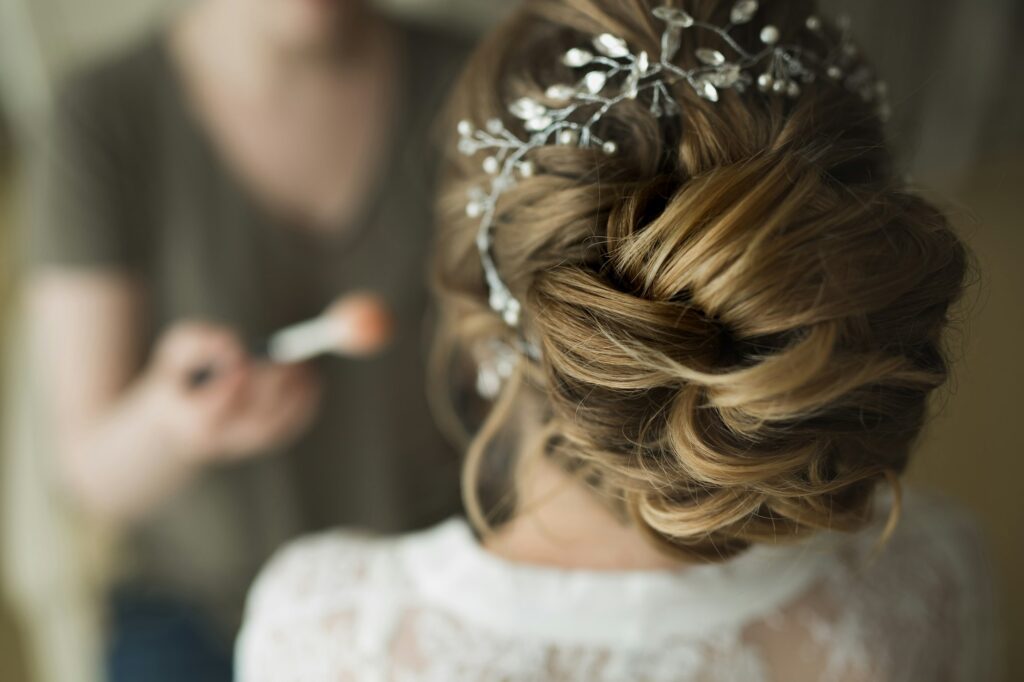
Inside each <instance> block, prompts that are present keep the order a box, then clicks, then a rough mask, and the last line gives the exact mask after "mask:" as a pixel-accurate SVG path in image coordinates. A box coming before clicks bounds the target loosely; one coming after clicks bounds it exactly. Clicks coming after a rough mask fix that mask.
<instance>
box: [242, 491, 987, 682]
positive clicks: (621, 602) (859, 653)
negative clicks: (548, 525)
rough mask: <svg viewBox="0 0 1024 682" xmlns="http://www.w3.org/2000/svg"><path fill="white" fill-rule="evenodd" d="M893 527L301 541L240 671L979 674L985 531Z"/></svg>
mask: <svg viewBox="0 0 1024 682" xmlns="http://www.w3.org/2000/svg"><path fill="white" fill-rule="evenodd" d="M876 538H877V529H869V530H868V531H865V532H863V533H861V534H858V535H852V536H842V537H833V536H828V537H823V538H821V539H819V540H818V541H816V542H814V543H805V544H803V545H796V546H790V547H786V548H768V549H762V548H759V549H756V550H752V551H750V552H748V553H747V554H745V555H742V556H741V557H738V558H737V559H734V560H733V561H731V562H729V563H727V564H723V565H719V566H699V567H693V568H690V569H687V570H684V571H680V572H678V573H669V572H650V573H643V572H633V573H627V572H623V573H614V572H609V573H599V572H586V571H562V570H557V569H548V568H542V567H535V566H526V565H519V564H512V563H508V562H504V561H502V560H500V559H498V558H496V557H493V556H491V555H489V554H487V553H486V552H485V551H484V550H483V549H482V548H480V547H479V545H478V544H477V543H476V541H475V539H474V538H473V535H472V533H471V532H470V530H469V529H468V527H467V526H466V525H465V523H464V522H462V521H460V520H453V521H449V522H447V523H445V524H442V525H441V526H438V527H436V528H434V529H432V530H428V531H425V532H422V533H419V534H415V535H410V536H405V537H402V538H398V539H383V538H382V539H374V538H370V537H366V536H360V535H357V534H354V533H346V532H342V531H336V532H331V533H326V534H321V535H318V536H312V537H309V538H305V539H301V540H299V541H297V542H295V543H293V544H292V545H290V546H289V547H287V548H285V549H284V550H282V551H281V552H280V553H279V555H278V556H277V557H276V558H275V559H274V560H273V561H272V562H271V563H270V564H269V565H268V567H267V568H266V569H265V570H264V572H263V574H262V575H261V577H260V578H259V579H258V581H257V583H256V584H255V585H254V587H253V590H252V592H251V594H250V599H249V605H248V609H247V615H246V622H245V624H244V626H243V630H242V633H241V635H240V637H239V641H238V645H237V659H238V679H239V681H240V682H262V681H264V680H267V681H270V680H273V681H274V682H287V681H289V680H302V681H304V682H316V681H319V680H324V681H327V680H330V681H331V682H378V681H379V682H493V681H501V682H538V681H541V680H544V681H549V682H625V681H629V682H636V681H643V682H802V681H804V680H807V681H811V680H814V681H818V680H823V681H831V682H861V681H864V682H866V681H868V680H871V681H872V682H890V681H891V682H895V681H900V682H902V681H915V682H916V681H919V680H929V681H933V680H934V681H949V682H968V681H969V682H976V681H979V680H987V679H990V677H989V676H990V675H991V671H990V669H989V666H990V665H991V662H992V656H991V652H990V651H989V650H988V648H989V647H990V645H991V642H992V635H993V633H992V628H991V622H992V618H991V609H990V595H989V594H988V584H989V583H988V575H987V571H986V568H985V565H984V562H983V559H982V558H981V552H980V549H979V543H978V540H977V536H976V534H975V532H974V530H973V527H972V525H971V524H970V523H969V522H968V521H967V520H965V519H964V518H963V517H962V516H960V515H959V514H958V513H956V512H954V511H952V510H951V509H950V508H949V507H948V506H947V505H945V504H944V503H942V502H941V501H938V500H933V499H926V498H923V497H919V496H917V495H915V496H913V497H912V499H910V500H908V502H907V503H906V505H905V510H904V514H903V518H902V521H901V524H900V527H899V529H898V530H897V532H896V534H895V535H894V536H893V537H892V538H891V539H890V541H889V542H888V543H887V544H886V545H885V546H884V547H883V548H882V549H881V550H879V551H877V552H875V551H874V550H875V541H876Z"/></svg>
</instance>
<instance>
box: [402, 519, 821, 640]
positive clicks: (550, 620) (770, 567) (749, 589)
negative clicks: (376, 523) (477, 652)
mask: <svg viewBox="0 0 1024 682" xmlns="http://www.w3.org/2000/svg"><path fill="white" fill-rule="evenodd" d="M834 544H835V538H828V537H826V536H820V537H818V538H815V539H813V540H811V541H805V542H802V543H800V544H795V545H786V546H775V547H771V546H757V547H754V548H752V549H750V550H748V551H747V552H745V553H744V554H742V555H740V556H739V557H737V558H735V559H732V560H730V561H728V562H726V563H724V564H713V565H698V566H691V567H687V568H686V569H685V570H680V571H581V570H568V569H560V568H552V567H547V566H537V565H530V564H520V563H514V562H511V561H508V560H505V559H502V558H500V557H498V556H496V555H494V554H491V553H490V552H488V551H487V550H486V549H485V548H483V547H482V546H481V545H480V543H479V542H478V540H477V539H476V537H475V536H474V535H473V532H472V530H471V529H470V527H469V526H468V524H467V523H466V522H465V521H464V520H462V519H453V520H450V521H448V522H446V523H444V524H442V525H440V526H438V527H436V528H434V529H431V530H429V531H426V532H423V533H419V534H417V535H413V536H411V537H409V538H407V539H406V540H404V541H403V542H402V543H401V545H400V547H399V552H400V554H401V556H402V565H403V568H404V570H405V571H406V572H407V573H408V575H409V576H410V578H411V581H412V585H413V588H414V590H415V591H416V592H417V595H416V596H417V597H418V598H419V599H422V600H423V601H425V602H426V603H428V604H430V605H431V606H434V607H438V608H441V609H444V610H447V611H449V612H452V613H454V614H456V615H457V616H459V617H461V618H464V619H466V620H467V621H470V622H475V623H476V624H478V625H479V626H481V627H485V628H488V629H490V630H500V631H502V632H504V633H507V634H509V635H512V636H516V637H526V638H545V639H553V640H557V641H563V642H565V641H572V642H577V643H587V644H594V643H601V644H604V645H609V646H633V645H637V644H640V643H643V642H645V641H647V642H649V640H650V637H651V635H652V633H659V634H664V635H678V636H683V637H687V638H693V637H698V636H699V637H701V638H706V637H708V636H709V635H710V634H713V633H719V634H721V635H728V634H729V633H736V632H737V631H738V630H740V629H741V628H742V627H743V626H744V625H746V624H747V623H750V622H751V621H753V620H755V619H756V618H757V617H759V616H764V615H766V614H769V613H771V612H772V611H774V610H775V609H777V608H779V607H780V606H782V605H784V604H786V603H787V602H789V601H790V600H792V599H794V598H795V597H796V596H798V595H799V594H800V593H802V592H803V591H804V590H805V589H807V588H808V587H809V586H810V585H811V584H812V583H813V582H814V581H815V579H816V578H818V577H820V576H822V575H824V574H825V572H826V569H827V568H828V566H829V565H830V564H831V562H832V561H834V552H833V551H832V549H834V547H833V546H834Z"/></svg>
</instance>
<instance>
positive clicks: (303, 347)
mask: <svg viewBox="0 0 1024 682" xmlns="http://www.w3.org/2000/svg"><path fill="white" fill-rule="evenodd" d="M392 326H393V325H392V319H391V314H390V313H389V312H388V309H387V306H386V305H385V304H384V301H383V300H381V298H380V297H379V296H377V295H375V294H371V293H354V294H347V295H345V296H342V297H341V298H339V299H338V300H336V301H335V302H334V303H332V304H331V305H330V306H328V308H327V310H325V311H324V312H323V313H322V314H321V315H320V316H318V317H315V318H313V319H311V320H306V321H305V322H299V323H298V324H295V325H292V326H290V327H285V328H284V329H281V330H280V331H277V332H275V333H273V334H271V335H270V337H269V338H267V339H266V340H265V341H264V342H262V343H259V344H257V345H256V348H255V349H254V350H253V351H252V352H253V354H254V355H255V356H257V357H263V358H265V359H266V360H269V361H270V362H277V363H282V364H291V363H296V362H304V361H306V360H311V359H312V358H315V357H317V356H318V355H325V354H327V353H334V354H336V355H341V356H345V357H351V358H360V357H367V356H370V355H373V354H374V353H376V352H378V351H380V350H381V349H383V348H384V346H385V345H387V343H388V341H389V340H390V338H391V333H392ZM216 374H217V369H216V368H215V367H212V366H206V367H200V368H197V369H195V370H193V371H192V372H191V373H190V374H189V376H188V384H189V386H190V387H192V388H198V387H200V386H202V385H203V384H205V383H207V382H208V381H210V380H211V379H213V377H214V376H215V375H216Z"/></svg>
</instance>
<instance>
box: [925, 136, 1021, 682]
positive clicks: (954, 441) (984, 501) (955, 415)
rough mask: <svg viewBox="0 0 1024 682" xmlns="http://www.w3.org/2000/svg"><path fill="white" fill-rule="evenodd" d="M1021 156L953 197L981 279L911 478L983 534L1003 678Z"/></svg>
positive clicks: (1009, 626) (1012, 539)
mask: <svg viewBox="0 0 1024 682" xmlns="http://www.w3.org/2000/svg"><path fill="white" fill-rule="evenodd" d="M1022 186H1024V156H1018V157H1016V158H1007V159H1002V160H999V161H993V162H991V163H989V164H984V165H983V166H982V170H980V171H978V172H976V173H975V174H974V175H973V176H972V177H971V178H969V179H968V181H967V183H966V184H965V185H964V187H963V188H962V190H961V191H959V192H957V198H958V200H959V201H960V202H962V206H963V208H961V209H960V210H959V211H957V213H958V214H959V216H958V218H959V222H960V226H961V230H962V231H963V232H964V234H965V236H966V237H967V239H968V240H969V241H970V244H971V246H972V248H973V249H974V251H975V255H976V257H977V259H978V265H979V272H980V280H979V282H978V283H977V284H976V286H975V288H974V290H973V291H972V292H970V295H969V297H968V299H967V301H966V302H965V306H964V307H965V310H964V315H965V317H966V320H967V322H968V323H969V326H967V327H966V330H967V331H966V333H965V334H964V336H963V337H962V338H961V339H960V343H961V344H962V346H961V347H962V359H961V362H960V364H959V366H958V367H957V368H956V373H955V377H954V381H953V384H952V388H951V390H950V393H949V394H948V396H947V397H946V401H945V403H944V404H940V405H939V410H940V413H939V415H938V417H937V418H936V420H935V421H934V423H933V424H932V426H931V427H930V428H929V430H928V432H927V434H926V436H925V438H924V441H923V443H922V448H921V450H920V452H919V453H918V458H917V461H916V464H915V466H914V469H913V478H914V479H915V480H918V481H921V482H926V483H928V484H931V485H934V486H935V487H938V488H939V489H941V490H944V491H947V492H948V493H950V494H951V495H953V496H955V497H956V498H958V499H959V500H961V501H963V502H964V503H965V504H966V505H967V506H968V507H969V508H970V509H971V510H972V511H973V512H974V513H975V514H976V515H977V516H978V518H979V519H980V520H981V522H982V524H983V528H984V531H985V533H986V534H987V536H988V539H989V542H990V547H991V552H992V558H993V559H994V561H995V567H996V571H997V578H998V580H999V581H1000V595H1001V597H1000V605H999V606H1000V609H1001V611H1002V616H1003V620H1004V624H1005V633H1006V641H1007V643H1008V646H1007V656H1008V658H1009V667H1010V673H1011V674H1010V675H1009V676H1008V678H1007V679H1008V680H1024V648H1022V647H1021V646H1019V644H1020V642H1022V641H1024V588H1022V584H1021V578H1022V577H1024V493H1022V481H1024V400H1022V399H1021V390H1022V388H1024V260H1022V259H1024V229H1022V227H1024V226H1022V225H1021V202H1020V189H1019V188H1020V187H1022Z"/></svg>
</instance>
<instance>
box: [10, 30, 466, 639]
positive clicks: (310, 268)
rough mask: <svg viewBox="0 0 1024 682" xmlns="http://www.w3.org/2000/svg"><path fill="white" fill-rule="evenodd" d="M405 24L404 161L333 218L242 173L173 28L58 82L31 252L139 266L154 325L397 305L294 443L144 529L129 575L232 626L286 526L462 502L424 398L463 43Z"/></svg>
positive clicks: (403, 515)
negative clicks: (438, 190) (333, 221)
mask: <svg viewBox="0 0 1024 682" xmlns="http://www.w3.org/2000/svg"><path fill="white" fill-rule="evenodd" d="M401 34H402V38H403V39H402V41H401V44H402V55H403V56H402V60H401V64H402V69H401V79H402V87H401V88H400V94H399V98H400V105H399V106H398V108H397V110H398V111H397V114H396V121H395V123H394V126H393V133H392V134H391V136H390V140H391V148H390V150H388V152H387V154H388V155H389V160H388V161H387V163H386V164H385V168H384V170H383V172H382V173H381V174H380V179H379V180H378V181H377V184H376V186H375V187H374V188H373V190H372V191H371V193H370V197H369V198H368V199H369V200H368V201H365V202H364V208H363V210H362V216H361V218H359V219H358V221H356V222H354V223H353V224H352V225H351V226H344V228H345V229H339V230H337V232H336V233H333V232H332V233H329V234H324V233H314V232H312V231H310V230H303V229H296V228H295V226H292V225H288V224H287V223H286V221H285V220H283V219H282V218H280V217H275V216H274V215H272V214H270V213H269V212H268V211H266V210H264V209H263V208H262V207H261V205H260V201H259V200H258V199H257V198H255V197H253V196H251V195H250V194H249V193H248V191H247V190H246V188H244V187H242V186H241V184H240V182H239V181H238V179H237V178H236V177H234V176H232V174H231V173H230V172H229V171H228V169H227V168H226V165H225V163H224V162H223V159H221V158H218V152H217V150H216V149H215V148H214V145H213V144H212V141H211V140H210V139H209V138H208V137H207V136H206V133H205V131H204V130H203V129H202V128H201V126H200V124H199V122H198V121H197V120H196V118H195V117H194V115H193V113H192V111H191V109H190V105H189V103H188V102H187V101H186V97H185V95H184V90H183V88H182V83H180V82H179V80H178V78H179V74H178V73H177V72H176V71H175V69H176V67H175V66H174V65H173V63H172V61H171V59H170V55H169V54H168V51H167V50H168V47H167V44H166V37H165V36H164V35H154V36H151V37H149V38H148V39H147V40H146V41H144V42H142V43H141V44H138V45H136V46H134V47H133V48H131V49H130V50H128V51H127V52H124V53H122V54H120V55H118V56H116V57H115V58H114V59H111V60H108V61H106V62H105V63H102V64H100V65H98V66H95V67H92V68H90V69H88V70H86V71H84V72H82V73H81V74H79V75H77V76H75V77H73V78H71V79H69V80H68V82H67V83H66V84H65V86H64V87H63V88H62V91H61V92H60V93H59V97H58V100H57V105H56V108H55V111H54V122H53V123H54V126H53V131H52V134H51V140H50V141H51V142H52V143H53V144H51V145H50V147H52V149H51V151H50V153H48V154H47V155H46V156H47V160H46V163H45V164H43V166H44V167H45V173H44V174H43V179H42V180H41V182H40V183H39V187H38V189H39V190H40V191H39V192H37V195H38V196H40V197H41V198H42V199H43V201H41V202H39V209H40V210H39V211H38V212H37V214H36V220H35V222H34V225H33V229H32V234H31V235H30V239H29V240H28V241H29V244H30V248H31V255H32V262H33V263H35V264H37V265H38V264H47V265H66V266H77V267H83V266H84V267H88V268H103V269H117V270H129V271H131V272H133V273H135V274H137V275H138V276H139V277H140V278H141V280H142V282H143V283H144V285H145V287H146V289H147V293H148V295H149V314H150V320H149V323H148V325H149V326H148V328H147V329H146V330H145V333H146V338H147V339H149V340H150V341H151V340H152V339H154V338H155V337H156V335H157V333H158V332H159V330H161V329H163V328H165V327H166V326H167V325H168V324H169V323H171V322H173V321H175V320H178V319H182V318H199V319H205V320H212V321H217V322H222V323H226V324H228V325H231V326H232V327H233V328H235V329H236V330H238V331H239V332H240V333H241V334H243V335H244V337H245V338H248V339H253V340H257V339H261V338H265V337H266V336H267V335H268V334H269V333H270V332H272V331H274V330H276V329H278V328H280V327H282V326H284V325H287V324H289V323H293V322H296V321H298V320H302V319H305V318H307V317H311V316H314V315H316V314H318V313H319V312H321V311H322V310H323V309H324V307H325V306H326V305H327V304H328V303H329V302H330V301H331V300H332V299H334V298H335V297H336V296H337V295H338V294H339V293H342V292H345V291H348V290H353V289H368V290H372V291H375V292H379V293H380V294H382V295H383V296H384V298H385V299H386V300H387V301H388V302H389V304H390V305H391V307H392V311H393V313H394V315H395V318H396V327H397V335H396V339H397V341H396V342H395V343H394V344H393V345H392V346H391V347H390V349H389V350H388V351H387V352H386V353H384V354H383V355H382V356H380V357H378V358H375V359H371V360H359V361H352V360H343V359H335V358H330V359H324V360H322V361H320V362H319V367H318V369H319V370H320V373H321V375H322V378H323V380H324V388H325V392H324V400H323V403H322V407H321V412H320V416H319V418H318V420H317V421H316V423H315V424H314V425H313V427H312V429H311V430H310V432H309V433H308V434H307V435H306V436H305V437H304V438H303V439H302V440H301V441H300V442H299V443H297V444H296V445H294V446H293V447H291V448H290V449H289V451H288V452H282V453H273V454H272V455H268V456H263V457H258V458H254V459H252V460H251V461H246V462H243V463H238V464H230V465H224V466H221V467H219V468H216V469H214V470H210V471H207V472H206V473H205V474H203V475H202V476H201V477H200V478H199V479H198V480H196V481H194V482H193V483H191V484H190V485H189V486H188V487H187V488H186V489H184V490H183V491H181V492H180V493H179V494H177V495H176V496H175V497H174V498H173V499H171V500H169V501H168V502H166V503H165V504H163V505H162V506H161V507H160V508H159V509H157V510H155V512H154V513H152V514H151V515H150V516H149V517H148V518H147V519H146V520H145V521H144V522H143V523H142V524H141V525H139V526H138V527H137V529H136V530H135V531H134V532H133V534H132V537H131V538H130V541H129V542H128V548H129V552H128V553H129V555H130V560H129V565H130V574H131V575H130V577H131V579H132V580H134V581H138V582H141V583H142V584H144V585H148V586H153V587H155V588H157V589H161V590H166V591H169V592H170V593H171V594H175V595H178V596H179V597H183V598H186V599H190V600H194V601H195V602H196V603H198V604H200V605H202V606H203V607H204V608H206V609H207V610H208V611H209V613H210V614H211V615H214V616H216V617H217V619H218V620H219V622H221V623H222V624H224V625H225V626H226V627H227V628H228V631H229V632H230V628H233V626H234V625H235V624H236V623H237V620H238V618H239V616H240V610H241V606H242V603H243V597H244V595H245V592H246V590H247V588H248V587H249V583H250V582H251V580H252V578H253V576H254V574H255V573H256V571H257V569H258V568H259V567H260V565H261V564H262V563H263V562H264V560H265V559H266V558H267V557H268V555H269V554H270V553H271V552H272V551H273V550H274V549H275V548H276V547H278V546H279V545H280V544H281V543H282V542H283V541H285V540H286V539H288V538H290V537H292V536H294V535H296V534H298V533H302V532H307V531H311V530H316V529H320V528H323V527H327V526H333V525H338V524H341V525H346V526H356V527H362V528H368V529H372V530H376V531H384V532H395V531H402V530H407V529H412V528H416V527H422V526H425V525H428V524H432V523H434V522H436V521H438V520H440V519H442V518H444V517H446V516H448V515H451V514H452V513H454V512H456V511H458V509H459V503H458V499H459V498H458V461H457V457H456V456H455V454H454V453H453V451H452V449H451V447H450V446H448V445H447V443H446V442H445V441H444V440H443V439H442V437H441V436H440V434H439V432H438V430H437V428H436V426H435V425H434V423H433V421H432V419H431V416H430V413H429V410H428V403H427V398H426V393H427V392H426V388H425V359H426V355H427V350H428V340H429V333H428V332H429V330H428V326H427V325H428V316H427V314H426V312H427V307H428V299H429V293H428V288H427V285H426V281H427V278H426V266H427V260H428V258H427V253H428V252H429V245H430V240H431V220H430V219H431V216H432V215H433V206H432V203H433V198H432V195H433V187H432V185H433V179H434V172H433V157H434V156H435V154H434V150H433V149H432V146H433V138H432V135H431V132H432V130H433V123H434V119H435V116H436V113H437V111H438V109H439V107H440V106H441V102H442V100H443V97H444V94H445V91H446V90H447V87H448V86H449V85H450V84H451V81H452V80H453V76H454V75H455V73H456V71H457V69H458V67H459V65H460V63H461V60H462V57H463V55H464V54H465V49H464V45H462V44H461V43H460V42H458V41H454V40H451V39H449V38H446V37H444V36H439V35H434V34H431V33H429V32H427V31H425V30H423V29H418V28H411V27H402V29H401ZM139 456H145V453H144V452H141V453H139Z"/></svg>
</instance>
